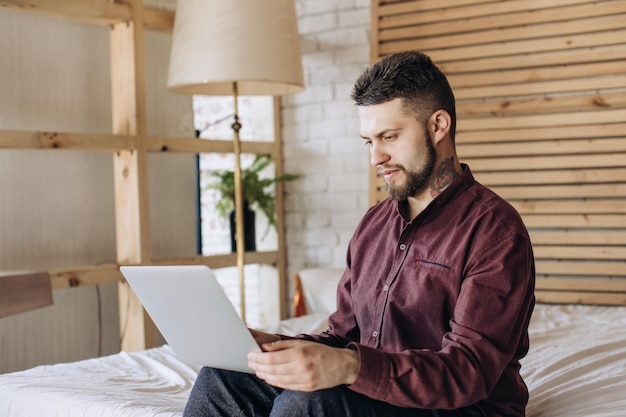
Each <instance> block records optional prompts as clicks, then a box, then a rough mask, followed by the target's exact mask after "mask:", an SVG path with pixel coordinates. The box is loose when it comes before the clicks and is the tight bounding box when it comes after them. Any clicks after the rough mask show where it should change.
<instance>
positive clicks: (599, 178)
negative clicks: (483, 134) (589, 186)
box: [475, 168, 626, 187]
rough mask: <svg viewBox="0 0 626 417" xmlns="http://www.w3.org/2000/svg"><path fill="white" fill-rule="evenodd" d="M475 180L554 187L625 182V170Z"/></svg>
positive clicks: (487, 175) (525, 173)
mask: <svg viewBox="0 0 626 417" xmlns="http://www.w3.org/2000/svg"><path fill="white" fill-rule="evenodd" d="M475 177H476V179H477V180H478V181H480V182H481V183H483V184H484V185H486V186H489V187H492V186H498V185H515V184H521V185H533V184H534V185H554V184H580V183H607V182H625V181H626V168H606V169H578V170H569V169H568V170H561V171H556V170H541V171H522V172H481V173H476V175H475Z"/></svg>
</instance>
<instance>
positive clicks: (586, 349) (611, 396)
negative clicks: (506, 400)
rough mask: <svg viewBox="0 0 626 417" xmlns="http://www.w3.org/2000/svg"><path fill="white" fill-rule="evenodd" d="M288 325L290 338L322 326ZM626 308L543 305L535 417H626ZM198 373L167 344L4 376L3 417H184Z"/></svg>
mask: <svg viewBox="0 0 626 417" xmlns="http://www.w3.org/2000/svg"><path fill="white" fill-rule="evenodd" d="M324 326H325V320H324V318H323V317H322V316H313V315H311V316H309V317H303V318H297V319H291V320H287V321H285V322H283V323H281V324H280V325H278V326H275V327H274V328H273V329H271V330H274V331H277V332H282V333H285V334H293V333H298V332H303V331H304V332H313V331H317V330H320V329H323V327H324ZM624 329H626V307H597V306H556V305H554V306H550V305H538V306H537V307H536V309H535V314H534V316H533V320H532V323H531V328H530V336H531V353H530V354H529V355H528V357H526V358H525V359H524V360H523V364H522V365H523V366H522V375H523V376H524V379H525V380H526V383H527V384H528V386H529V388H530V392H531V399H530V402H529V405H528V409H527V416H529V417H565V416H567V417H599V416H602V417H609V416H611V417H623V416H626V331H625V330H624ZM196 372H197V368H193V367H189V366H187V365H185V364H183V363H182V362H180V361H179V360H178V359H177V358H176V356H175V355H174V353H173V352H172V350H171V349H170V348H169V347H168V346H162V347H159V348H155V349H149V350H146V351H142V352H135V353H124V352H122V353H119V354H116V355H112V356H107V357H103V358H98V359H89V360H85V361H79V362H74V363H68V364H57V365H50V366H40V367H36V368H32V369H29V370H26V371H22V372H14V373H11V374H5V375H0V416H2V417H5V416H7V417H9V416H10V417H13V416H15V417H30V416H33V417H34V416H36V417H60V416H63V417H74V416H76V417H78V416H81V417H82V416H89V417H150V416H159V417H174V416H181V415H182V411H183V409H184V406H185V403H186V400H187V396H188V395H189V390H190V389H191V386H192V384H193V381H194V378H195V375H196Z"/></svg>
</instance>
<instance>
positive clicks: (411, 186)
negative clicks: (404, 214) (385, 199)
mask: <svg viewBox="0 0 626 417" xmlns="http://www.w3.org/2000/svg"><path fill="white" fill-rule="evenodd" d="M425 137H426V140H425V141H424V142H425V144H424V146H423V147H422V154H423V155H420V156H414V157H413V160H412V161H411V162H410V163H411V165H412V166H415V167H417V168H416V170H410V169H407V168H406V167H405V166H404V165H401V164H396V165H385V166H384V167H385V168H395V169H399V170H401V171H402V172H404V174H405V175H406V181H405V182H404V183H401V184H395V183H393V182H388V183H387V191H388V192H389V197H390V198H391V199H392V200H396V201H403V200H406V199H408V198H409V197H411V196H414V195H416V194H418V193H419V192H420V191H422V190H424V188H426V186H427V185H428V184H429V182H430V178H431V176H432V173H433V171H434V170H435V148H434V146H433V144H432V142H431V140H430V135H429V134H428V131H426V135H425ZM420 157H421V158H422V160H421V161H420V160H419V159H420Z"/></svg>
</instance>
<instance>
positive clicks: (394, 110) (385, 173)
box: [359, 99, 436, 201]
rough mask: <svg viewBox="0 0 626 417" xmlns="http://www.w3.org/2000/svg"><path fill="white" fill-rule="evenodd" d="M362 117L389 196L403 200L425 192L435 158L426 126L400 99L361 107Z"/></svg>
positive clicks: (373, 160)
mask: <svg viewBox="0 0 626 417" xmlns="http://www.w3.org/2000/svg"><path fill="white" fill-rule="evenodd" d="M359 118H360V119H361V137H362V138H363V139H364V140H365V141H366V143H367V144H368V145H369V147H370V155H371V164H372V165H373V166H375V167H376V168H377V170H378V174H379V175H381V176H382V177H383V178H384V180H385V182H386V183H387V188H388V191H389V196H390V197H391V198H392V199H394V200H398V201H400V200H406V199H407V198H408V197H412V196H416V195H418V194H420V193H422V192H424V191H425V190H426V188H427V187H428V184H429V183H430V178H431V176H432V173H433V170H434V168H435V159H436V153H435V149H434V147H433V144H432V141H431V138H430V135H429V133H428V130H427V128H426V127H425V126H423V125H422V124H421V123H420V122H418V121H417V118H416V117H415V116H414V115H408V114H407V113H406V111H405V110H404V109H403V107H402V100H401V99H394V100H391V101H388V102H386V103H382V104H375V105H371V106H361V107H359Z"/></svg>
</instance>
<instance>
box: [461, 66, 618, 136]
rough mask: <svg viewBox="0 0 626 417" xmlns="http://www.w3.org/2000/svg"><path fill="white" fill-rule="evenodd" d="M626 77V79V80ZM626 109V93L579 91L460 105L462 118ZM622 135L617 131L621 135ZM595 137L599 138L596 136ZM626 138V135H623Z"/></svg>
mask: <svg viewBox="0 0 626 417" xmlns="http://www.w3.org/2000/svg"><path fill="white" fill-rule="evenodd" d="M625 78H626V77H625ZM610 107H614V108H616V107H626V94H625V93H622V92H617V93H607V92H602V93H597V92H595V91H594V92H580V91H579V92H578V94H575V95H569V94H568V95H557V96H554V95H549V94H542V95H539V94H535V95H534V96H524V97H519V96H518V97H513V96H510V97H506V98H498V99H496V100H494V99H490V100H488V101H482V100H481V101H465V102H463V101H459V102H457V116H458V117H461V118H462V117H477V116H478V117H484V116H509V115H510V116H516V115H520V114H524V113H533V112H559V113H561V112H564V111H580V110H597V109H606V108H610ZM617 133H619V132H613V134H617ZM591 136H598V134H597V133H596V134H592V135H591ZM621 136H622V137H624V136H626V132H625V133H623V134H622V135H621Z"/></svg>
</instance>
